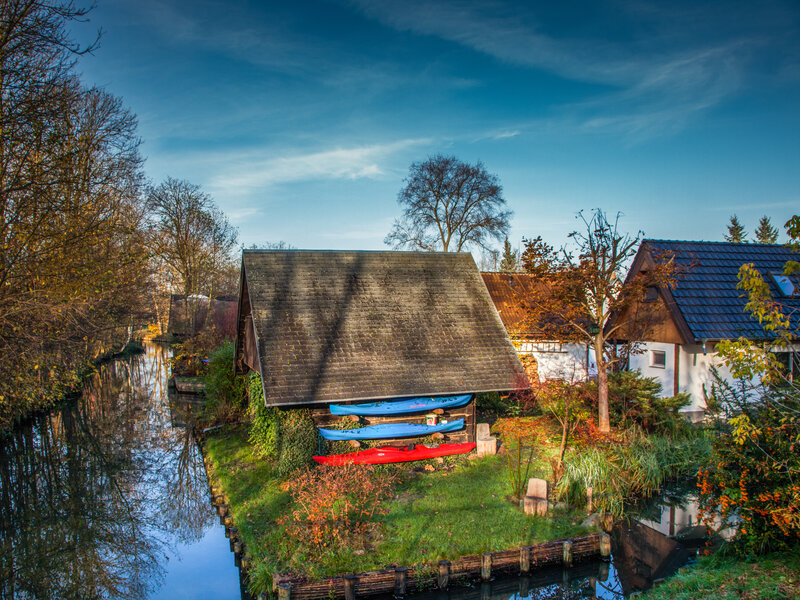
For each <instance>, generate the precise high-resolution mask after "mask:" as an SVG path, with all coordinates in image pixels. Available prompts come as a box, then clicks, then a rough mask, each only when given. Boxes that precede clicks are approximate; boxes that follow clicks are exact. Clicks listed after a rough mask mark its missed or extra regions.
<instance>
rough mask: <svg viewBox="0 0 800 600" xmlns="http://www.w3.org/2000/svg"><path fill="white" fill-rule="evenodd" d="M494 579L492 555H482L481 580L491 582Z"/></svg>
mask: <svg viewBox="0 0 800 600" xmlns="http://www.w3.org/2000/svg"><path fill="white" fill-rule="evenodd" d="M491 578H492V555H491V553H489V552H487V553H486V554H483V555H481V579H483V580H484V581H489V580H490V579H491Z"/></svg>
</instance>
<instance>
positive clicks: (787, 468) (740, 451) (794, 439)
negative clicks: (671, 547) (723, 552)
mask: <svg viewBox="0 0 800 600" xmlns="http://www.w3.org/2000/svg"><path fill="white" fill-rule="evenodd" d="M714 389H715V391H714V396H715V401H716V404H718V405H719V406H720V407H721V410H722V412H721V414H720V415H719V418H718V420H717V422H716V437H715V440H714V453H715V457H714V460H712V461H709V463H708V464H707V465H705V466H704V467H702V468H701V469H700V472H699V476H698V487H699V488H700V506H701V510H702V513H703V518H704V521H705V522H706V524H707V525H709V526H712V525H714V524H715V523H714V521H715V517H718V518H719V519H720V521H721V524H722V525H723V526H725V525H726V524H730V523H727V522H728V520H729V519H731V520H732V521H733V522H734V523H738V530H737V533H736V536H735V538H734V540H733V544H732V549H733V550H734V552H736V553H738V554H741V555H746V554H751V553H754V554H764V553H766V552H769V551H773V550H782V549H785V548H787V547H789V546H794V545H798V544H800V389H798V388H797V387H795V386H794V385H790V386H787V387H784V388H773V387H767V386H764V385H757V386H750V385H749V384H745V383H744V382H740V384H739V385H737V386H733V385H729V384H727V383H725V382H723V381H721V380H720V379H719V378H717V382H716V385H715V386H714Z"/></svg>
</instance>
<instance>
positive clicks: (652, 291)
mask: <svg viewBox="0 0 800 600" xmlns="http://www.w3.org/2000/svg"><path fill="white" fill-rule="evenodd" d="M656 300H658V288H657V287H656V286H654V285H648V286H647V287H646V288H644V298H642V301H643V302H655V301H656Z"/></svg>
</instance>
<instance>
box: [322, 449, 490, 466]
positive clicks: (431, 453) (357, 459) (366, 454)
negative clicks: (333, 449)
mask: <svg viewBox="0 0 800 600" xmlns="http://www.w3.org/2000/svg"><path fill="white" fill-rule="evenodd" d="M474 449H475V444H439V445H438V446H436V447H435V448H427V447H426V446H402V447H399V448H398V447H395V446H384V447H383V448H370V449H369V450H362V451H361V452H351V453H350V454H333V455H331V456H315V457H314V460H315V461H317V462H318V463H320V464H322V465H337V466H338V465H345V464H347V463H355V464H357V465H379V464H385V463H396V462H409V461H412V460H425V459H426V458H436V457H437V456H451V455H453V454H466V453H467V452H472V451H473V450H474Z"/></svg>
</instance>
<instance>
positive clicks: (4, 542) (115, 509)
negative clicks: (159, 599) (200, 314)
mask: <svg viewBox="0 0 800 600" xmlns="http://www.w3.org/2000/svg"><path fill="white" fill-rule="evenodd" d="M167 358H168V356H167V352H166V351H165V350H164V349H162V348H160V347H157V346H149V347H148V348H147V352H146V354H145V355H144V356H138V357H133V358H130V359H125V360H119V361H116V362H113V363H109V364H107V365H104V366H102V367H101V368H100V369H99V370H98V372H97V373H96V374H95V375H94V376H93V377H92V378H91V379H90V381H89V382H88V383H87V386H86V389H85V391H84V393H83V395H82V396H81V397H80V398H79V399H77V401H75V402H69V403H67V404H66V405H65V406H64V407H63V408H61V409H59V410H56V411H53V412H52V413H51V414H49V415H42V416H38V417H36V418H34V419H32V420H31V421H29V422H28V423H25V424H24V425H23V426H20V427H18V428H17V429H16V430H15V431H14V432H13V433H12V434H10V435H9V436H8V437H7V438H5V439H3V440H2V441H0V549H1V550H2V552H1V553H0V597H2V598H17V597H18V598H109V597H111V598H123V599H127V598H147V597H152V596H153V595H154V594H157V593H158V590H159V588H160V587H161V586H162V584H163V583H164V580H165V578H166V577H167V575H168V574H170V572H171V571H174V570H175V568H176V566H178V565H180V562H179V560H170V559H179V558H180V551H181V550H182V549H184V547H185V546H186V545H187V544H191V543H194V542H198V541H200V540H201V539H202V538H203V537H204V534H205V533H206V532H207V531H208V530H209V528H210V527H212V526H213V525H214V524H215V522H214V513H213V512H212V508H211V506H210V505H209V502H208V491H207V489H208V488H207V485H206V480H205V472H204V469H203V464H202V459H201V457H200V455H199V450H198V448H197V445H196V444H195V442H194V440H193V438H192V435H191V430H190V428H189V427H183V428H177V429H176V428H173V427H172V426H171V425H172V423H175V422H177V421H180V422H181V423H182V424H184V425H186V424H191V412H192V410H191V409H192V406H191V404H188V405H187V404H186V403H181V402H180V400H179V399H176V400H177V402H173V403H170V402H167V387H166V381H167V375H168V362H167ZM177 414H180V419H176V418H175V415H177ZM217 527H218V525H217ZM216 533H217V534H218V537H219V538H220V540H221V541H222V542H225V540H224V537H223V534H222V532H221V531H218V532H216ZM224 550H225V552H226V554H227V548H224ZM221 556H223V557H224V558H225V563H230V564H229V570H230V574H229V576H228V579H229V580H230V585H229V587H230V588H231V590H232V591H233V592H234V593H232V594H230V595H229V597H232V598H239V597H240V595H239V589H238V588H239V586H238V577H237V573H236V570H235V569H234V568H233V565H232V562H233V561H232V558H230V555H227V556H225V555H221ZM218 574H219V573H213V575H214V576H216V575H218ZM196 584H197V585H198V588H199V589H202V588H200V586H201V585H202V582H196ZM215 587H216V586H215Z"/></svg>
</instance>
